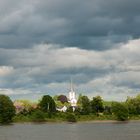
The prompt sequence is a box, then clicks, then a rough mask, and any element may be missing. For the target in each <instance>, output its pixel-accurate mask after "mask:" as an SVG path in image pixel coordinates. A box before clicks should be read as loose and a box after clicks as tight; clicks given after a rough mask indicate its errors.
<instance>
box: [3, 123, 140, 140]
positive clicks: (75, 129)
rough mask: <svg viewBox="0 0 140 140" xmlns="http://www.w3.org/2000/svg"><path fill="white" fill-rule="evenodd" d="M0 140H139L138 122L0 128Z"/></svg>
mask: <svg viewBox="0 0 140 140" xmlns="http://www.w3.org/2000/svg"><path fill="white" fill-rule="evenodd" d="M0 140H140V122H131V123H75V124H67V123H60V124H55V123H52V124H51V123H48V124H31V123H29V124H13V125H7V126H0Z"/></svg>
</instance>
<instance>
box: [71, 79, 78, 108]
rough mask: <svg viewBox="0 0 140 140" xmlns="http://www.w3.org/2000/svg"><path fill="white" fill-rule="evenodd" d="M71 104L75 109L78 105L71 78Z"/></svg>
mask: <svg viewBox="0 0 140 140" xmlns="http://www.w3.org/2000/svg"><path fill="white" fill-rule="evenodd" d="M69 102H70V104H71V106H73V107H74V106H76V104H77V100H76V94H75V92H74V88H73V81H72V78H71V81H70V92H69Z"/></svg>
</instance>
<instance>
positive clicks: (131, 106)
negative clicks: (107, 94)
mask: <svg viewBox="0 0 140 140" xmlns="http://www.w3.org/2000/svg"><path fill="white" fill-rule="evenodd" d="M20 102H21V104H18V105H15V104H14V103H15V102H12V100H11V99H10V98H9V97H8V96H6V95H0V123H1V124H2V123H10V122H12V121H39V122H40V121H56V120H61V121H70V122H75V121H77V120H80V119H81V118H84V117H85V118H86V119H87V120H88V118H90V120H92V119H94V120H95V119H101V118H102V119H116V120H120V121H125V120H129V119H134V118H135V116H137V119H140V95H138V96H136V97H133V98H132V97H128V98H127V100H126V101H125V102H116V101H115V102H107V101H104V100H103V99H102V98H101V97H100V96H96V97H93V98H92V99H89V98H88V96H85V95H79V98H78V102H77V107H76V108H75V111H74V112H73V109H72V107H71V106H70V104H69V102H68V99H67V97H66V96H65V95H59V96H54V97H51V96H50V95H44V96H43V97H42V99H41V100H40V101H39V102H38V103H37V104H36V105H35V104H31V103H30V101H24V100H21V101H20ZM63 106H67V108H68V109H67V111H66V112H59V111H57V109H56V108H58V107H63Z"/></svg>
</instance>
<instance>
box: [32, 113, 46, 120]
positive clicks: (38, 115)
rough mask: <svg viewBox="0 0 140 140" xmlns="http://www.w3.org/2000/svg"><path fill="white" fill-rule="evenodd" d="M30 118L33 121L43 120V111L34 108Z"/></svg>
mask: <svg viewBox="0 0 140 140" xmlns="http://www.w3.org/2000/svg"><path fill="white" fill-rule="evenodd" d="M31 119H32V121H35V122H43V121H45V113H44V112H42V111H41V110H36V111H34V112H33V113H32V116H31Z"/></svg>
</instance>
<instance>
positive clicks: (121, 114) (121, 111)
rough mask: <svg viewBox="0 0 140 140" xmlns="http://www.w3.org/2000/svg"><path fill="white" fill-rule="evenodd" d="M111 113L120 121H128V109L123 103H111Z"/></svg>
mask: <svg viewBox="0 0 140 140" xmlns="http://www.w3.org/2000/svg"><path fill="white" fill-rule="evenodd" d="M112 112H113V113H114V115H115V116H116V117H117V119H118V120H120V121H125V120H128V116H129V113H128V108H127V106H126V105H125V104H123V103H118V102H113V103H112Z"/></svg>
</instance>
